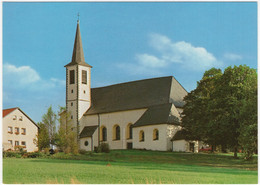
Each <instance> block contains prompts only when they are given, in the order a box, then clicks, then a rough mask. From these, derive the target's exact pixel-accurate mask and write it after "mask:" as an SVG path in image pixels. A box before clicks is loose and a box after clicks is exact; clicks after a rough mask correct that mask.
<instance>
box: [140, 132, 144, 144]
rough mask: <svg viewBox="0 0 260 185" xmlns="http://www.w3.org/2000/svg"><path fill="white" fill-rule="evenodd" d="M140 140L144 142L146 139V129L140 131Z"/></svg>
mask: <svg viewBox="0 0 260 185" xmlns="http://www.w3.org/2000/svg"><path fill="white" fill-rule="evenodd" d="M139 141H140V142H143V141H144V131H143V130H141V131H140V132H139Z"/></svg>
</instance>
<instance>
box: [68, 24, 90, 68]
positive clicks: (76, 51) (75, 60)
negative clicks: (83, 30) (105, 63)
mask: <svg viewBox="0 0 260 185" xmlns="http://www.w3.org/2000/svg"><path fill="white" fill-rule="evenodd" d="M72 65H83V66H87V67H92V66H91V65H89V64H88V63H86V62H85V58H84V53H83V47H82V41H81V35H80V28H79V20H77V30H76V36H75V41H74V48H73V54H72V59H71V62H70V63H69V64H67V65H65V67H67V66H72Z"/></svg>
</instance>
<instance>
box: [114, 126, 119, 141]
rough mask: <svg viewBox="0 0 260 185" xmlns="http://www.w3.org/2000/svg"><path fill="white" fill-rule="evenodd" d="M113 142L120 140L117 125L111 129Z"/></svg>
mask: <svg viewBox="0 0 260 185" xmlns="http://www.w3.org/2000/svg"><path fill="white" fill-rule="evenodd" d="M113 140H120V127H119V126H118V125H115V126H114V127H113Z"/></svg>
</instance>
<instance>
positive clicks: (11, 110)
mask: <svg viewBox="0 0 260 185" xmlns="http://www.w3.org/2000/svg"><path fill="white" fill-rule="evenodd" d="M16 109H17V107H15V108H10V109H4V110H3V118H4V117H5V116H7V115H8V114H10V113H11V112H13V111H14V110H16Z"/></svg>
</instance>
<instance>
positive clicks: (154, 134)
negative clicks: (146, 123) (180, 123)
mask: <svg viewBox="0 0 260 185" xmlns="http://www.w3.org/2000/svg"><path fill="white" fill-rule="evenodd" d="M153 140H154V141H155V140H159V130H158V129H154V130H153Z"/></svg>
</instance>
